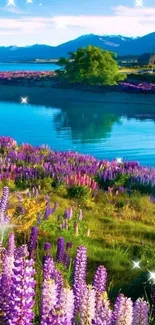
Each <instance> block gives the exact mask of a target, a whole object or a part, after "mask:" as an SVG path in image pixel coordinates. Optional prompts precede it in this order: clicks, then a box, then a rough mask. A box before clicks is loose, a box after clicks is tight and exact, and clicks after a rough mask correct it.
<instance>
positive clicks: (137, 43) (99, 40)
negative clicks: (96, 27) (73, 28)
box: [0, 32, 155, 62]
mask: <svg viewBox="0 0 155 325" xmlns="http://www.w3.org/2000/svg"><path fill="white" fill-rule="evenodd" d="M88 45H94V46H98V47H100V48H102V49H105V50H108V51H113V52H116V53H117V54H118V55H119V56H124V55H142V54H143V53H155V32H153V33H151V34H148V35H145V36H142V37H137V38H133V37H125V36H122V35H103V36H101V35H94V34H88V35H83V36H80V37H78V38H76V39H74V40H71V41H68V42H66V43H63V44H60V45H58V46H49V45H39V44H35V45H32V46H25V47H18V46H8V47H4V46H1V47H0V61H10V62H11V61H18V60H20V61H22V60H23V61H24V60H36V59H42V60H43V59H58V58H59V57H61V56H67V55H68V52H69V51H73V52H74V51H76V50H77V49H78V48H79V47H85V46H88Z"/></svg>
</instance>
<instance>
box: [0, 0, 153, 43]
mask: <svg viewBox="0 0 155 325" xmlns="http://www.w3.org/2000/svg"><path fill="white" fill-rule="evenodd" d="M9 1H10V0H0V45H5V46H6V45H17V46H25V45H32V44H36V43H38V44H49V45H58V44H60V43H63V42H66V41H68V40H71V39H74V38H76V37H78V36H81V35H83V34H89V33H93V34H99V35H103V34H113V35H114V34H121V35H123V36H133V37H136V36H142V35H145V34H148V33H151V32H154V31H155V0H140V1H141V3H142V7H141V6H136V1H138V0H78V1H76V0H32V2H33V3H26V2H27V0H14V3H15V5H9V6H7V4H8V2H9Z"/></svg>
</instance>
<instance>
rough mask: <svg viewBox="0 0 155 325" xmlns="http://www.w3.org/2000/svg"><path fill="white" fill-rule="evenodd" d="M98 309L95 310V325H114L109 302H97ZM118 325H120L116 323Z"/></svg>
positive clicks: (104, 300) (105, 300)
mask: <svg viewBox="0 0 155 325" xmlns="http://www.w3.org/2000/svg"><path fill="white" fill-rule="evenodd" d="M97 306H98V308H95V319H94V322H93V324H94V325H103V324H105V325H112V310H111V309H110V303H109V300H107V299H103V300H101V299H100V297H99V301H98V302H97ZM116 324H117V325H118V323H116Z"/></svg>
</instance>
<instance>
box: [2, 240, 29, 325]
mask: <svg viewBox="0 0 155 325" xmlns="http://www.w3.org/2000/svg"><path fill="white" fill-rule="evenodd" d="M33 265H34V261H33V260H32V259H31V260H29V259H28V250H27V247H26V246H21V247H20V248H18V249H17V251H16V258H15V262H14V268H13V275H12V278H11V280H12V283H11V290H10V292H11V293H10V297H9V306H8V309H9V310H8V314H7V323H8V324H11V325H17V324H20V323H22V324H23V325H30V324H32V322H33V319H34V313H33V312H32V309H33V306H34V295H35V291H34V287H35V281H34V274H35V271H34V268H33Z"/></svg>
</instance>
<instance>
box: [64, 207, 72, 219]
mask: <svg viewBox="0 0 155 325" xmlns="http://www.w3.org/2000/svg"><path fill="white" fill-rule="evenodd" d="M72 215H73V210H72V208H70V209H66V210H65V212H64V218H65V219H71V218H72Z"/></svg>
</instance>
